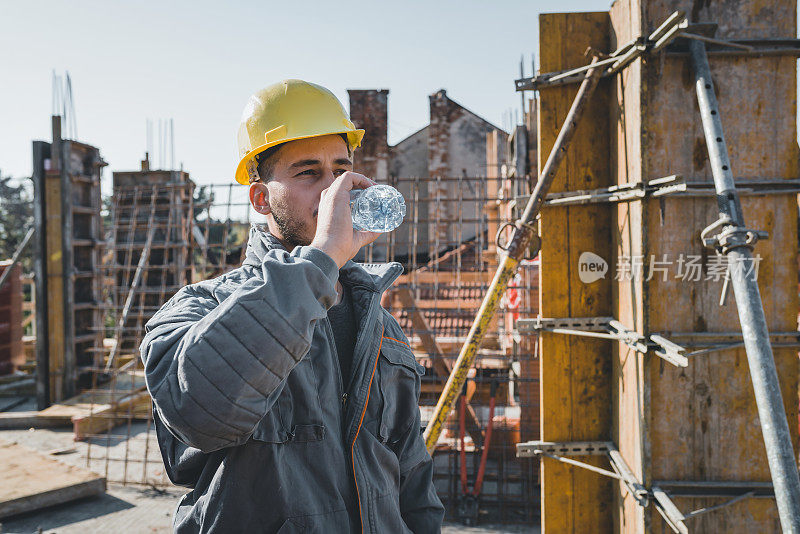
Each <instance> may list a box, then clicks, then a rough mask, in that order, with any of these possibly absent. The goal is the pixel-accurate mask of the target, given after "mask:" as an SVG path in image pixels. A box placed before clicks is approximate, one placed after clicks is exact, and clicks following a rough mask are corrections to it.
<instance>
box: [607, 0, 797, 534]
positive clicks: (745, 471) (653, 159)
mask: <svg viewBox="0 0 800 534" xmlns="http://www.w3.org/2000/svg"><path fill="white" fill-rule="evenodd" d="M767 5H768V6H769V8H768V9H767V8H766V6H767ZM676 9H683V10H684V11H685V12H686V13H687V15H688V16H689V18H690V20H692V21H703V22H718V23H719V29H718V31H717V35H716V36H717V37H719V38H723V39H725V38H778V37H786V38H794V37H795V35H796V11H797V6H796V3H795V2H794V1H786V0H778V1H774V2H769V3H766V2H759V1H746V2H741V1H740V2H735V1H733V0H729V1H724V2H715V3H705V4H698V3H691V2H677V1H665V0H658V1H649V0H625V1H617V2H616V3H615V4H614V6H612V9H611V20H612V39H613V40H614V43H613V44H614V45H615V46H616V45H620V44H623V43H625V42H627V41H629V40H630V39H631V38H633V37H636V36H637V35H639V34H640V33H647V32H648V31H652V29H653V28H655V27H656V26H658V24H659V23H660V22H661V21H663V20H664V19H665V18H666V17H667V16H668V15H669V14H670V13H671V12H673V11H674V10H676ZM612 48H613V46H612ZM709 63H710V66H711V72H712V76H713V78H714V86H715V90H716V93H717V98H718V101H719V115H720V117H721V119H722V124H723V128H724V131H725V138H726V142H727V145H728V149H729V153H730V159H731V165H732V171H733V174H734V176H735V177H737V178H746V179H748V180H760V179H761V180H776V179H793V178H796V177H797V175H798V168H797V142H796V103H795V102H796V94H797V87H796V59H795V58H793V57H719V56H714V55H711V56H710V58H709ZM614 92H615V94H614V96H613V98H612V122H611V124H612V128H611V137H612V139H613V141H614V148H613V150H612V158H613V161H614V169H615V172H616V180H617V183H620V184H621V183H626V182H632V181H639V180H649V179H654V178H659V177H662V176H667V175H672V174H680V175H682V176H684V177H685V179H686V180H687V181H699V182H711V181H712V180H711V169H710V166H709V163H708V157H707V149H706V146H705V140H704V137H703V132H702V124H701V121H700V115H699V110H698V107H697V100H696V93H695V90H694V84H693V75H692V70H691V65H690V62H689V59H688V57H685V56H683V57H680V56H677V57H676V56H666V57H664V58H663V59H660V58H656V59H654V60H651V61H645V62H635V63H633V64H632V65H631V66H630V67H628V68H627V69H626V70H625V71H624V72H623V73H622V74H621V75H620V76H617V77H616V79H615V82H614ZM742 209H743V212H744V218H745V223H746V225H747V226H748V228H754V229H758V230H766V231H768V232H769V234H770V239H769V240H767V241H760V242H759V243H758V244H757V246H756V248H755V254H757V255H759V256H760V257H761V261H760V264H759V274H758V281H759V287H760V289H761V297H762V300H763V305H764V310H765V313H766V318H767V324H768V326H769V328H770V330H771V331H791V330H795V329H796V326H797V323H796V321H797V308H798V299H797V286H796V284H797V265H796V257H797V225H796V220H797V203H796V197H795V196H794V195H792V194H786V195H773V196H748V197H743V198H742ZM615 211H616V221H615V222H616V230H615V237H616V247H617V256H618V257H627V258H630V257H632V256H639V255H641V256H643V257H644V258H645V260H644V261H645V263H648V262H649V261H650V258H651V257H652V258H655V259H656V260H659V261H660V260H666V261H667V262H668V264H667V269H668V270H667V273H666V275H664V274H663V273H654V276H653V277H652V279H650V280H646V279H644V280H639V281H636V280H628V281H622V282H620V283H619V284H616V285H615V308H616V309H615V310H614V314H613V315H616V316H617V317H618V318H619V320H620V321H621V322H622V323H623V324H625V325H626V326H627V327H628V328H631V329H636V330H638V331H640V332H649V333H658V332H667V334H666V335H665V337H667V338H670V333H672V335H673V336H674V335H677V334H679V333H686V332H709V331H713V332H736V331H740V325H739V321H738V316H737V309H736V304H735V300H734V297H733V294H732V292H731V293H730V294H729V295H728V297H727V301H726V303H725V305H723V306H720V304H719V299H720V294H721V290H722V280H721V279H720V278H719V277H716V279H715V277H714V276H713V273H711V269H712V267H711V266H712V265H713V264H714V263H715V261H716V260H715V256H714V253H713V251H706V250H704V249H703V247H702V246H701V243H700V240H699V237H700V232H701V231H702V229H703V228H705V227H706V226H707V225H709V224H710V223H712V222H714V221H715V220H716V219H717V214H718V211H717V207H716V201H715V199H714V198H713V197H708V198H682V197H674V198H671V197H666V198H664V200H663V201H656V200H651V201H647V202H641V203H629V204H620V205H619V206H618V207H617V208H616V210H615ZM681 257H683V258H684V261H686V260H687V259H688V258H690V257H695V258H699V259H700V263H701V264H702V272H701V279H700V280H696V281H695V280H691V279H690V280H687V279H685V278H683V277H679V276H678V275H680V274H687V272H686V270H684V273H680V272H679V271H678V269H679V265H678V262H679V261H680V258H681ZM684 268H685V266H684ZM707 277H710V279H706V278H707ZM689 278H691V277H689ZM673 339H677V338H673ZM774 354H775V361H776V365H777V368H778V376H779V380H780V383H781V390H782V392H783V396H784V403H785V407H786V413H787V417H788V420H789V427H790V431H791V434H792V440H793V444H794V448H795V451H796V452H797V450H798V439H797V420H798V415H797V385H798V361H797V351H796V350H793V349H776V350H774ZM614 372H615V392H614V396H615V401H614V421H615V425H614V432H613V434H612V439H613V440H614V441H615V442H616V443H617V444H618V446H619V449H620V451H621V453H622V455H623V457H624V458H625V460H626V462H627V463H628V465H629V466H630V467H631V468H632V469H633V471H634V473H635V474H636V475H637V476H639V477H641V479H642V480H643V481H644V482H645V485H647V486H648V487H649V486H650V485H651V484H652V483H653V482H654V481H658V480H665V479H669V480H695V481H769V479H770V475H769V469H768V466H767V461H766V454H765V451H764V444H763V438H762V434H761V429H760V426H759V421H758V414H757V410H756V405H755V399H754V395H753V388H752V385H751V382H750V375H749V369H748V364H747V358H746V354H745V351H744V350H743V349H741V348H737V349H729V350H725V351H719V352H715V353H711V354H707V355H704V356H698V357H696V358H693V359H691V360H690V362H689V366H688V367H686V368H676V367H673V366H671V365H670V364H668V363H667V362H665V361H663V360H661V359H659V358H657V357H655V356H652V355H641V354H638V353H635V352H632V351H630V350H629V349H628V348H627V347H626V346H625V345H622V344H620V346H619V347H618V348H617V350H616V351H615V358H614ZM723 501H724V499H719V498H717V499H711V498H706V499H697V498H692V499H687V498H684V499H675V503H676V505H677V506H678V508H679V509H681V510H682V511H683V512H684V513H685V512H687V511H690V510H694V509H698V508H703V507H706V506H711V505H715V504H720V503H721V502H723ZM613 509H614V510H615V528H614V530H615V531H616V532H624V533H638V532H657V533H662V532H663V533H667V532H671V530H670V529H669V527H668V526H667V525H666V524H665V523H664V521H663V520H662V519H661V517H660V516H659V515H658V513H657V512H656V511H655V510H654V509H653V507H650V508H648V509H643V508H641V507H640V506H638V505H637V504H636V503H635V502H634V501H633V499H631V498H630V496H629V495H628V494H627V492H625V491H624V490H622V488H621V487H620V488H619V491H618V492H617V496H616V503H615V506H614V507H613ZM687 526H688V527H689V529H690V531H692V532H777V531H779V530H780V526H779V523H778V517H777V508H776V506H775V501H774V500H773V499H748V500H744V501H741V502H739V503H737V504H735V505H733V506H730V507H727V508H724V509H720V510H718V511H714V512H713V513H709V514H706V515H703V516H699V517H697V518H694V519H690V520H687Z"/></svg>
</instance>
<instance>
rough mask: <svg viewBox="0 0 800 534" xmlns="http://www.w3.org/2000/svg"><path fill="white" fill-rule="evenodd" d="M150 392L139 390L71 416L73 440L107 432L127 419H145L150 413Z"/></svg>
mask: <svg viewBox="0 0 800 534" xmlns="http://www.w3.org/2000/svg"><path fill="white" fill-rule="evenodd" d="M150 404H151V401H150V393H148V392H147V391H141V392H139V393H134V394H132V395H128V396H126V397H124V398H122V399H120V400H119V401H118V402H117V403H116V404H114V405H111V404H106V405H102V406H95V407H94V409H93V410H91V411H90V412H89V413H88V414H87V415H76V416H73V417H72V429H73V432H74V433H75V441H81V440H84V439H86V438H87V437H90V436H91V435H93V434H99V433H102V432H109V431H110V430H111V429H112V428H114V427H115V426H117V425H119V424H122V423H125V422H127V421H128V419H131V418H139V419H142V418H144V419H147V418H148V417H149V415H150V412H149V410H150Z"/></svg>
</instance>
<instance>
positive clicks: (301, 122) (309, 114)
mask: <svg viewBox="0 0 800 534" xmlns="http://www.w3.org/2000/svg"><path fill="white" fill-rule="evenodd" d="M330 134H345V135H346V136H347V144H348V145H349V146H350V149H351V150H352V149H354V148H356V147H358V146H360V145H361V139H362V138H363V137H364V130H358V129H356V127H355V125H354V124H353V123H352V122H350V118H349V117H348V116H347V112H345V110H344V107H343V106H342V104H341V102H339V100H338V99H337V98H336V96H334V94H333V93H331V92H330V91H329V90H327V89H325V88H324V87H322V86H320V85H316V84H313V83H309V82H304V81H303V80H283V81H282V82H278V83H276V84H273V85H270V86H269V87H267V88H265V89H262V90H260V91H258V92H257V93H255V94H253V95H252V96H251V97H250V100H248V102H247V105H246V106H245V108H244V112H243V113H242V120H241V122H240V123H239V133H238V136H237V141H238V145H239V157H240V158H241V159H240V160H239V166H238V167H237V168H236V181H237V182H239V183H240V184H247V183H249V181H250V178H253V179H256V180H257V179H258V171H257V167H258V164H257V162H256V159H255V157H256V156H257V155H258V154H260V153H262V152H264V151H265V150H267V149H268V148H270V147H273V146H275V145H279V144H281V143H286V142H287V141H295V140H297V139H306V138H308V137H319V136H322V135H330Z"/></svg>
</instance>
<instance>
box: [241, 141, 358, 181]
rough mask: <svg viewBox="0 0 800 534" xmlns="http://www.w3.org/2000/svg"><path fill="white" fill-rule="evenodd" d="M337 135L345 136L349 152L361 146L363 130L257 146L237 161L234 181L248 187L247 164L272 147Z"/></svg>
mask: <svg viewBox="0 0 800 534" xmlns="http://www.w3.org/2000/svg"><path fill="white" fill-rule="evenodd" d="M339 134H345V135H347V143H348V145H349V148H350V149H351V150H355V149H356V148H358V147H359V146H361V140H362V139H363V138H364V130H361V129H356V130H342V131H340V132H325V133H318V134H311V135H300V136H297V137H290V138H289V139H279V140H277V141H274V142H272V143H264V144H263V145H261V146H258V147H256V148H254V149H253V150H251V151H250V152H248V153H247V154H245V155H244V156H243V157H242V159H241V160H240V161H239V165H238V166H237V167H236V174H235V178H236V181H237V182H239V183H240V184H242V185H248V184H249V183H250V177H249V176H248V174H247V163H248V162H249V161H250V160H252V159H253V158H255V157H256V156H257V155H259V154H261V153H262V152H264V151H265V150H267V149H270V148H272V147H274V146H278V145H282V144H284V143H288V142H290V141H299V140H300V139H309V138H311V137H323V136H325V135H339Z"/></svg>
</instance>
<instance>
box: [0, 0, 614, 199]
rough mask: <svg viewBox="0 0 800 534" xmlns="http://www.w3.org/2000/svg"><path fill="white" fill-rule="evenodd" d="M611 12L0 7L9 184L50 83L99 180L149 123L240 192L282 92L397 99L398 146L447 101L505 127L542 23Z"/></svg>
mask: <svg viewBox="0 0 800 534" xmlns="http://www.w3.org/2000/svg"><path fill="white" fill-rule="evenodd" d="M609 5H610V2H609V1H608V0H560V1H559V2H558V3H554V2H543V1H524V0H514V1H497V2H486V1H473V0H461V1H436V0H433V1H430V0H429V1H427V2H420V1H416V0H405V1H402V2H398V1H393V2H358V3H349V2H330V1H320V0H314V1H309V0H305V1H286V2H275V1H261V2H256V1H240V2H222V1H217V2H209V1H203V0H197V1H193V2H188V1H170V2H167V1H160V2H155V1H150V0H140V1H136V2H122V1H116V0H102V1H81V0H78V1H74V2H65V1H63V0H62V1H24V2H23V1H19V0H0V50H2V52H0V125H1V126H0V170H2V173H3V175H12V176H15V177H22V176H29V175H30V173H31V140H34V139H44V140H50V119H49V117H50V114H51V110H52V82H51V80H52V72H53V70H55V71H56V72H57V73H59V74H63V73H64V71H67V70H68V71H69V73H70V75H71V77H72V87H73V98H74V103H75V118H76V123H77V132H78V139H79V140H81V141H84V142H86V143H90V144H93V145H95V146H97V147H99V148H100V151H101V154H102V156H103V158H104V159H105V160H106V161H107V162H109V166H108V167H106V170H105V177H106V179H108V178H110V176H111V172H112V171H114V170H132V169H137V168H138V166H139V161H140V160H141V159H142V157H143V156H144V152H145V149H146V120H147V119H151V120H152V121H153V122H154V124H155V126H154V129H155V133H154V137H155V141H154V144H155V145H158V140H157V139H158V120H159V119H165V118H172V119H174V124H175V160H176V166H178V165H179V163H180V162H182V163H183V165H184V169H185V170H187V171H189V172H190V174H191V176H192V178H193V179H194V180H195V181H196V182H197V183H201V184H202V183H212V182H213V183H224V182H227V181H229V180H232V179H233V171H234V168H235V166H236V163H237V160H236V146H235V134H236V128H237V125H238V122H239V118H240V116H241V111H242V108H243V107H244V104H245V102H246V101H247V97H248V96H249V95H250V94H251V93H252V92H254V91H255V90H257V89H259V88H261V87H264V86H266V85H269V84H270V83H273V82H276V81H278V80H281V79H284V78H301V79H306V80H309V81H313V82H316V83H319V84H322V85H324V86H326V87H328V88H329V89H331V90H332V91H333V92H334V93H335V94H336V95H337V96H338V97H339V98H340V99H341V100H342V102H343V103H344V104H345V106H347V89H364V88H381V89H383V88H385V89H389V90H390V92H389V142H390V143H391V144H394V143H396V142H397V141H399V140H401V139H403V138H404V137H406V136H407V135H408V134H410V133H412V132H414V131H415V130H417V129H419V128H421V127H423V126H425V125H426V124H427V123H428V98H427V97H428V95H429V94H431V93H433V92H435V91H437V90H438V89H441V88H444V89H447V92H448V95H449V96H450V97H451V98H453V99H454V100H456V101H457V102H459V103H461V104H462V105H464V106H466V107H468V108H469V109H471V110H473V111H474V112H476V113H477V114H479V115H481V116H482V117H484V118H485V119H487V120H489V121H490V122H492V123H494V124H496V125H498V126H504V125H506V126H507V124H508V121H507V119H504V115H505V114H507V113H508V110H509V109H517V110H518V109H519V108H520V97H519V94H518V93H515V92H514V84H513V80H514V79H515V78H516V77H517V76H518V74H519V62H520V56H521V55H523V54H524V56H525V64H526V67H525V68H526V75H530V72H531V65H530V61H531V54H532V53H535V52H537V43H538V28H537V14H538V13H540V12H547V11H603V10H607V9H608V8H609ZM367 135H369V132H367ZM152 160H155V162H156V163H157V162H158V155H156V156H155V158H153V157H151V161H152ZM165 161H167V163H168V161H169V160H168V159H166V160H165ZM106 183H107V182H106ZM109 193H110V191H104V194H109Z"/></svg>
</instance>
